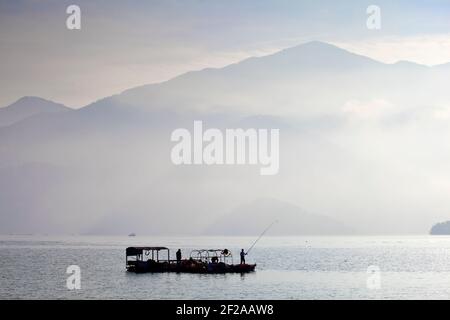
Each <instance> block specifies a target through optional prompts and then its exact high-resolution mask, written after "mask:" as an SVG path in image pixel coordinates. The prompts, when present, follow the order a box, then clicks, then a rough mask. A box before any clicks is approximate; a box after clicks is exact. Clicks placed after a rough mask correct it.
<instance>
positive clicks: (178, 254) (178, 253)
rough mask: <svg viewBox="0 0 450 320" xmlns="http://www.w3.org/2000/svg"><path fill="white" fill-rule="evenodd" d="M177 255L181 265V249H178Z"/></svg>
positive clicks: (178, 262)
mask: <svg viewBox="0 0 450 320" xmlns="http://www.w3.org/2000/svg"><path fill="white" fill-rule="evenodd" d="M176 255H177V264H180V263H181V249H178V251H177V254H176Z"/></svg>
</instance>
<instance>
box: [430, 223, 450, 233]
mask: <svg viewBox="0 0 450 320" xmlns="http://www.w3.org/2000/svg"><path fill="white" fill-rule="evenodd" d="M430 234H431V235H450V221H445V222H440V223H436V224H435V225H433V226H432V227H431V230H430Z"/></svg>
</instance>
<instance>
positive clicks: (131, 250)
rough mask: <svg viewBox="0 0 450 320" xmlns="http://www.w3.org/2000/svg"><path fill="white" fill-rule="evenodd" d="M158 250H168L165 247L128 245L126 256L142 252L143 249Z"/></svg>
mask: <svg viewBox="0 0 450 320" xmlns="http://www.w3.org/2000/svg"><path fill="white" fill-rule="evenodd" d="M160 250H169V248H166V247H128V248H127V256H134V255H137V254H142V252H143V251H160Z"/></svg>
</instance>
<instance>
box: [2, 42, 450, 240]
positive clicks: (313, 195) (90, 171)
mask: <svg viewBox="0 0 450 320" xmlns="http://www.w3.org/2000/svg"><path fill="white" fill-rule="evenodd" d="M449 66H450V64H445V65H440V66H435V67H427V66H422V65H418V64H414V63H409V62H399V63H396V64H384V63H381V62H377V61H374V60H372V59H369V58H366V57H363V56H359V55H355V54H353V53H350V52H348V51H345V50H342V49H339V48H337V47H335V46H332V45H329V44H325V43H320V42H312V43H307V44H304V45H301V46H298V47H294V48H290V49H286V50H283V51H281V52H278V53H276V54H273V55H269V56H265V57H260V58H250V59H247V60H244V61H242V62H240V63H236V64H233V65H230V66H227V67H225V68H221V69H205V70H201V71H194V72H189V73H186V74H183V75H181V76H179V77H176V78H174V79H172V80H169V81H166V82H163V83H157V84H150V85H144V86H140V87H137V88H132V89H130V90H127V91H125V92H123V93H121V94H118V95H114V96H111V97H107V98H104V99H101V100H99V101H96V102H94V103H92V104H90V105H88V106H85V107H83V108H81V109H78V110H69V109H68V108H66V107H64V106H63V105H60V104H55V103H53V102H50V101H46V100H43V99H40V98H33V97H27V98H22V99H20V100H18V101H17V102H16V103H14V104H12V105H11V106H9V107H6V108H0V150H1V151H0V197H1V199H0V232H1V233H31V232H45V233H67V232H76V233H83V232H86V233H121V234H123V233H124V232H126V233H129V232H136V233H140V234H142V233H144V232H145V231H146V230H148V233H150V234H166V233H190V234H198V233H208V230H209V228H210V226H214V225H215V223H218V222H217V221H220V219H221V217H224V216H226V215H230V217H232V218H230V219H228V220H230V221H231V222H230V224H229V225H227V226H226V228H225V229H229V230H230V231H226V233H228V234H246V233H249V234H255V233H259V232H257V231H259V229H260V227H261V225H263V224H264V223H265V222H266V221H265V220H264V219H261V221H259V220H258V221H256V217H258V214H259V213H260V214H261V215H262V216H267V215H268V213H269V212H275V211H280V213H279V214H280V215H286V216H285V220H287V221H293V222H295V219H294V218H293V217H294V216H295V215H297V214H298V215H299V216H301V219H300V218H299V220H298V224H295V223H289V224H287V225H285V227H284V229H283V228H282V229H279V230H278V231H277V232H279V234H283V232H285V233H289V234H293V233H296V231H297V233H298V234H306V233H308V230H309V231H311V230H314V231H311V232H309V234H310V233H315V234H324V233H327V234H336V233H348V232H352V231H353V230H356V231H357V232H362V233H416V232H424V233H425V232H427V231H428V230H429V227H430V225H431V224H432V223H434V222H435V221H439V220H446V218H448V216H449V215H450V202H449V201H448V191H450V179H449V178H450V162H449V161H448V159H450V148H449V147H448V139H447V138H448V137H450V127H449V120H450V90H448V83H450V67H449ZM193 120H203V122H204V124H205V125H206V126H208V127H217V128H237V127H244V128H248V127H262V128H279V129H280V139H281V146H280V148H281V149H280V173H279V174H278V175H276V176H273V177H261V176H259V175H258V168H256V167H254V166H247V165H245V166H223V167H220V166H174V165H173V164H172V163H171V161H170V149H171V147H172V143H171V142H170V133H171V132H172V131H173V130H174V129H176V128H179V127H185V128H188V129H190V130H192V121H193ZM264 198H271V199H279V200H283V201H287V202H288V203H291V205H292V206H293V207H290V206H287V207H285V206H278V205H274V206H273V208H274V209H273V210H272V209H271V210H269V211H267V209H266V210H265V211H264V210H262V209H263V208H261V204H258V201H259V200H257V199H264ZM255 201H256V202H255ZM274 201H275V202H277V201H278V200H274ZM249 203H250V204H252V209H250V208H247V209H245V210H243V209H242V208H243V207H244V208H246V207H245V206H247V204H249ZM282 203H284V202H282ZM296 206H298V207H299V208H300V207H301V208H302V209H294V207H295V208H297V207H296ZM263 207H264V206H263ZM268 208H272V207H271V206H268ZM276 208H280V209H279V210H277V209H276ZM300 211H301V212H305V214H301V213H300ZM258 212H259V213H258ZM306 212H314V213H317V215H310V216H309V215H308V214H306ZM321 215H324V217H321ZM325 216H326V217H327V218H325ZM238 217H242V219H243V221H245V223H244V224H243V225H244V226H245V228H243V229H241V228H238V229H234V230H231V229H233V225H234V222H233V221H234V220H236V219H237V218H238ZM271 218H272V217H271ZM251 221H255V224H252V223H251ZM256 222H257V223H256ZM263 222H264V223H263ZM305 226H310V227H307V228H305Z"/></svg>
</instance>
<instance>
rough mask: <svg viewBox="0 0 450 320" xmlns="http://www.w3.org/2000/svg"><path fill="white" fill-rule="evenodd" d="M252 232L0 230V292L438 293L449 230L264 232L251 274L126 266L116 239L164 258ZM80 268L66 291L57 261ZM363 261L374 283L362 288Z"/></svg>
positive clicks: (445, 293)
mask: <svg viewBox="0 0 450 320" xmlns="http://www.w3.org/2000/svg"><path fill="white" fill-rule="evenodd" d="M254 240H255V238H252V237H239V238H237V237H220V238H219V237H208V238H206V237H200V238H199V237H195V238H194V237H193V238H189V237H171V238H163V237H158V238H155V237H141V236H139V235H138V236H137V237H87V236H69V237H53V236H0V268H1V270H2V272H1V275H0V299H30V298H31V299H52V298H58V299H59V298H62V299H92V298H95V299H136V298H137V299H356V298H362V299H369V298H380V299H422V298H423V299H435V298H441V299H442V298H443V299H446V298H448V297H449V296H450V237H447V236H442V237H441V236H386V237H382V236H366V237H265V238H263V239H261V240H260V242H258V243H257V245H256V246H255V247H254V249H252V251H251V252H250V254H249V256H248V258H247V262H250V263H252V262H255V263H257V269H256V272H254V273H250V274H243V275H239V274H218V275H209V274H176V273H161V274H134V273H127V272H126V271H125V248H126V247H127V246H134V245H163V246H167V247H169V248H170V249H171V255H172V257H175V251H176V249H178V248H181V250H182V252H183V257H186V256H189V254H190V251H191V249H192V248H197V249H200V248H228V249H231V250H232V252H233V255H234V262H235V263H238V262H239V255H238V251H239V250H240V249H241V248H244V249H247V248H248V247H250V245H251V244H252V243H253V241H254ZM69 265H78V266H80V268H81V289H80V290H73V291H71V290H68V289H67V287H66V279H67V277H69V274H66V268H67V267H68V266H69ZM369 266H376V267H378V268H379V269H380V272H381V273H380V288H379V289H376V288H372V289H370V288H368V286H367V281H368V278H369V277H370V276H371V274H370V273H368V271H367V270H368V267H369Z"/></svg>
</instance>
